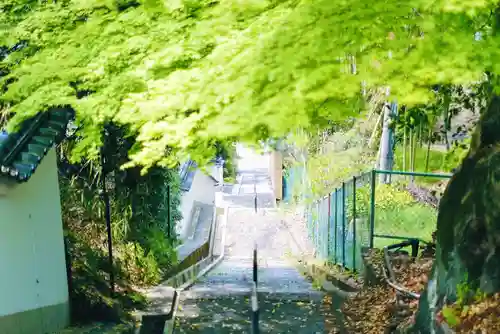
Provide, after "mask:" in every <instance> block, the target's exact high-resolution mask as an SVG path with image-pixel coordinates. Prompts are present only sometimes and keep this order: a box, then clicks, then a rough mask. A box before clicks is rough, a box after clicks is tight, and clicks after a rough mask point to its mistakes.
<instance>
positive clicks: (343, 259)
mask: <svg viewBox="0 0 500 334" xmlns="http://www.w3.org/2000/svg"><path fill="white" fill-rule="evenodd" d="M346 211H347V210H346V209H345V182H342V266H344V267H345V234H346V233H345V220H346Z"/></svg>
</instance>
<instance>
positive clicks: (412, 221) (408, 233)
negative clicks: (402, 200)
mask: <svg viewBox="0 0 500 334" xmlns="http://www.w3.org/2000/svg"><path fill="white" fill-rule="evenodd" d="M436 221H437V210H436V209H434V208H432V207H431V206H428V205H425V204H421V203H412V204H410V205H407V206H403V207H400V208H396V209H391V210H387V209H382V208H379V209H378V210H376V212H375V233H376V234H385V235H391V236H399V237H410V238H419V239H423V240H426V241H431V240H432V232H434V231H435V229H436ZM395 242H397V241H396V240H394V239H385V238H375V240H374V246H375V247H377V248H382V247H385V246H389V245H391V244H394V243H395Z"/></svg>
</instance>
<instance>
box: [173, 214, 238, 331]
mask: <svg viewBox="0 0 500 334" xmlns="http://www.w3.org/2000/svg"><path fill="white" fill-rule="evenodd" d="M228 211H229V207H228V206H226V207H225V208H224V214H223V216H222V219H221V222H220V230H221V233H222V235H221V253H220V254H219V256H218V257H217V258H216V259H215V260H214V259H213V257H208V258H207V259H204V260H202V261H201V262H199V263H202V262H204V261H205V260H208V259H210V260H213V261H212V262H211V263H208V262H207V263H206V267H205V268H203V269H201V271H199V272H197V273H196V274H195V272H194V271H193V272H192V274H191V275H190V278H189V279H187V280H186V281H185V282H184V283H183V284H181V285H180V286H179V287H178V288H177V289H176V290H177V293H178V298H177V300H176V302H175V303H174V306H173V308H172V310H173V312H172V318H171V319H170V320H167V321H166V323H165V329H164V332H163V333H164V334H170V333H173V331H174V327H175V317H176V314H177V310H178V309H179V301H180V298H181V294H182V291H184V290H186V289H187V288H189V287H191V286H192V285H193V284H195V283H196V281H197V280H199V279H200V278H201V277H203V276H205V275H206V274H207V273H208V272H209V271H211V270H212V269H214V268H215V267H216V266H217V265H219V264H220V263H221V262H222V260H223V259H224V255H225V254H224V251H225V250H224V248H225V247H224V245H225V243H226V226H227V219H228ZM215 212H217V210H215ZM217 230H218V228H216V229H215V233H217ZM197 265H198V264H196V265H194V266H193V267H192V268H194V267H198V270H199V269H200V267H201V266H197Z"/></svg>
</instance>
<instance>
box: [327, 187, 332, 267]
mask: <svg viewBox="0 0 500 334" xmlns="http://www.w3.org/2000/svg"><path fill="white" fill-rule="evenodd" d="M331 207H332V194H331V193H330V194H328V222H327V225H326V226H327V229H328V232H327V233H328V237H327V242H326V258H327V259H328V260H330V227H331V226H330V217H331Z"/></svg>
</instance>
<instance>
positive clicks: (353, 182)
mask: <svg viewBox="0 0 500 334" xmlns="http://www.w3.org/2000/svg"><path fill="white" fill-rule="evenodd" d="M352 219H353V220H352V244H353V245H352V270H354V271H355V270H356V176H353V177H352Z"/></svg>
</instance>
